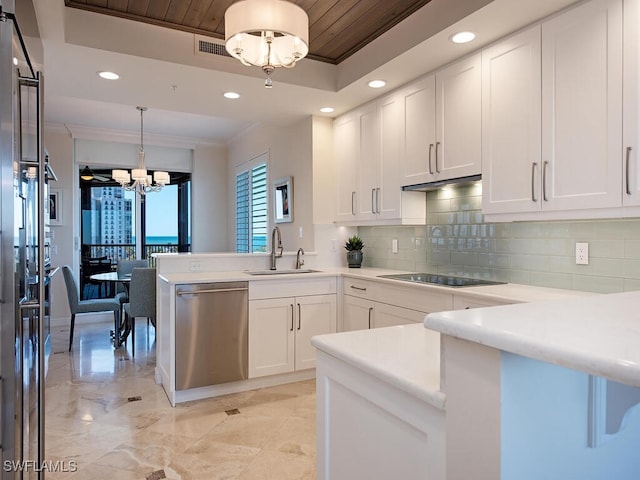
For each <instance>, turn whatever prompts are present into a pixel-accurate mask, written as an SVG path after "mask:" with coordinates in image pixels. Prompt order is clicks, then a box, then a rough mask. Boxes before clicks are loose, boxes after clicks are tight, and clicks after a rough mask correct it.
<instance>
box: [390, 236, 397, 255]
mask: <svg viewBox="0 0 640 480" xmlns="http://www.w3.org/2000/svg"><path fill="white" fill-rule="evenodd" d="M391 253H398V239H397V238H394V239H392V240H391Z"/></svg>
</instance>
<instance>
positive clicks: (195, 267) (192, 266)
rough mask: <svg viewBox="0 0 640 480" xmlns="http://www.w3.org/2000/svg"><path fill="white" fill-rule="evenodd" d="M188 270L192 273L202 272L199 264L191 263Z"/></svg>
mask: <svg viewBox="0 0 640 480" xmlns="http://www.w3.org/2000/svg"><path fill="white" fill-rule="evenodd" d="M189 270H190V271H192V272H199V271H201V270H202V265H201V264H200V262H195V261H193V262H191V264H190V265H189Z"/></svg>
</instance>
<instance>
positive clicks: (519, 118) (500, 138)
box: [482, 25, 542, 213]
mask: <svg viewBox="0 0 640 480" xmlns="http://www.w3.org/2000/svg"><path fill="white" fill-rule="evenodd" d="M540 95H541V94H540V26H539V25H536V26H535V27H533V28H531V29H529V30H526V31H524V32H522V33H520V34H518V35H515V36H513V37H511V38H508V39H506V40H504V41H502V42H500V43H498V44H496V45H494V46H492V47H490V48H488V49H486V50H483V52H482V211H483V213H512V212H531V211H538V210H540V205H541V203H542V198H541V183H540V180H541V176H540V168H541V164H540V159H541V141H542V140H541V133H540V119H541V114H540V105H541V99H540Z"/></svg>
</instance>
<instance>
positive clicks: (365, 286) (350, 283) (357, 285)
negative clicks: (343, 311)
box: [343, 278, 376, 299]
mask: <svg viewBox="0 0 640 480" xmlns="http://www.w3.org/2000/svg"><path fill="white" fill-rule="evenodd" d="M375 288H376V283H375V282H368V281H366V280H358V279H354V278H345V279H344V283H343V289H344V292H343V293H344V294H345V295H351V296H352V297H360V298H370V299H373V296H374V290H375Z"/></svg>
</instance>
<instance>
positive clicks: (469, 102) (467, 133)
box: [401, 53, 482, 185]
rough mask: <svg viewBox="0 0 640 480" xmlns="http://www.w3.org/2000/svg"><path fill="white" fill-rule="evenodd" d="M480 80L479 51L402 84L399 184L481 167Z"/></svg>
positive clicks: (465, 173) (448, 176) (466, 172)
mask: <svg viewBox="0 0 640 480" xmlns="http://www.w3.org/2000/svg"><path fill="white" fill-rule="evenodd" d="M481 81H482V78H481V59H480V54H479V53H478V54H475V55H472V56H470V57H467V58H464V59H462V60H460V61H458V62H455V63H453V64H451V65H449V66H448V67H446V68H443V69H442V70H439V71H438V72H436V73H435V75H430V76H428V77H425V78H423V79H421V80H419V81H417V82H415V83H413V84H411V85H409V86H408V87H407V88H405V89H403V90H402V92H401V93H402V95H403V97H404V111H405V125H404V133H405V134H404V149H403V155H402V159H401V162H402V179H401V182H402V185H415V184H420V183H426V182H433V181H438V180H445V179H451V178H458V177H465V176H469V175H476V174H479V173H480V170H481V168H480V167H481V161H480V159H481Z"/></svg>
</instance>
